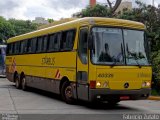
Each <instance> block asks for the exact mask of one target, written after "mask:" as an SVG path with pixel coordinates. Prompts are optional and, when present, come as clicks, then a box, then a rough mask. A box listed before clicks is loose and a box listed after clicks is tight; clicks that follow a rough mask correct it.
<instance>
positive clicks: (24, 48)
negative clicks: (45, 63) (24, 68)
mask: <svg viewBox="0 0 160 120" xmlns="http://www.w3.org/2000/svg"><path fill="white" fill-rule="evenodd" d="M26 52H27V41H26V40H24V41H21V50H20V53H22V54H24V53H26Z"/></svg>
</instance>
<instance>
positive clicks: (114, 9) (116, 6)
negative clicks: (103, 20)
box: [107, 0, 122, 16]
mask: <svg viewBox="0 0 160 120" xmlns="http://www.w3.org/2000/svg"><path fill="white" fill-rule="evenodd" d="M121 2H122V0H116V3H115V4H114V6H113V3H111V2H110V0H107V3H108V5H109V8H110V11H111V15H112V16H113V15H114V13H115V11H116V10H117V8H118V7H119V5H120V4H121Z"/></svg>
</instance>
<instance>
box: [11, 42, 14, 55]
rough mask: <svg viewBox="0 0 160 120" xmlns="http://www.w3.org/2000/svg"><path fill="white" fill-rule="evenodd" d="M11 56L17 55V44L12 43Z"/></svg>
mask: <svg viewBox="0 0 160 120" xmlns="http://www.w3.org/2000/svg"><path fill="white" fill-rule="evenodd" d="M11 54H15V43H12V52H11Z"/></svg>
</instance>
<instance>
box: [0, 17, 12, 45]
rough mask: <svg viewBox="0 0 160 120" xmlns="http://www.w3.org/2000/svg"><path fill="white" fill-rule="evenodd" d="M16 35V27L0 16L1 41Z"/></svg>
mask: <svg viewBox="0 0 160 120" xmlns="http://www.w3.org/2000/svg"><path fill="white" fill-rule="evenodd" d="M14 35H15V31H14V28H13V26H12V24H10V23H9V22H8V21H7V20H6V19H5V18H3V17H1V16H0V43H3V41H5V40H7V39H8V38H10V37H12V36H14Z"/></svg>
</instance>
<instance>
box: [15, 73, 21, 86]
mask: <svg viewBox="0 0 160 120" xmlns="http://www.w3.org/2000/svg"><path fill="white" fill-rule="evenodd" d="M15 85H16V88H17V89H20V88H21V82H20V79H19V77H18V75H17V76H16V78H15Z"/></svg>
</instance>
